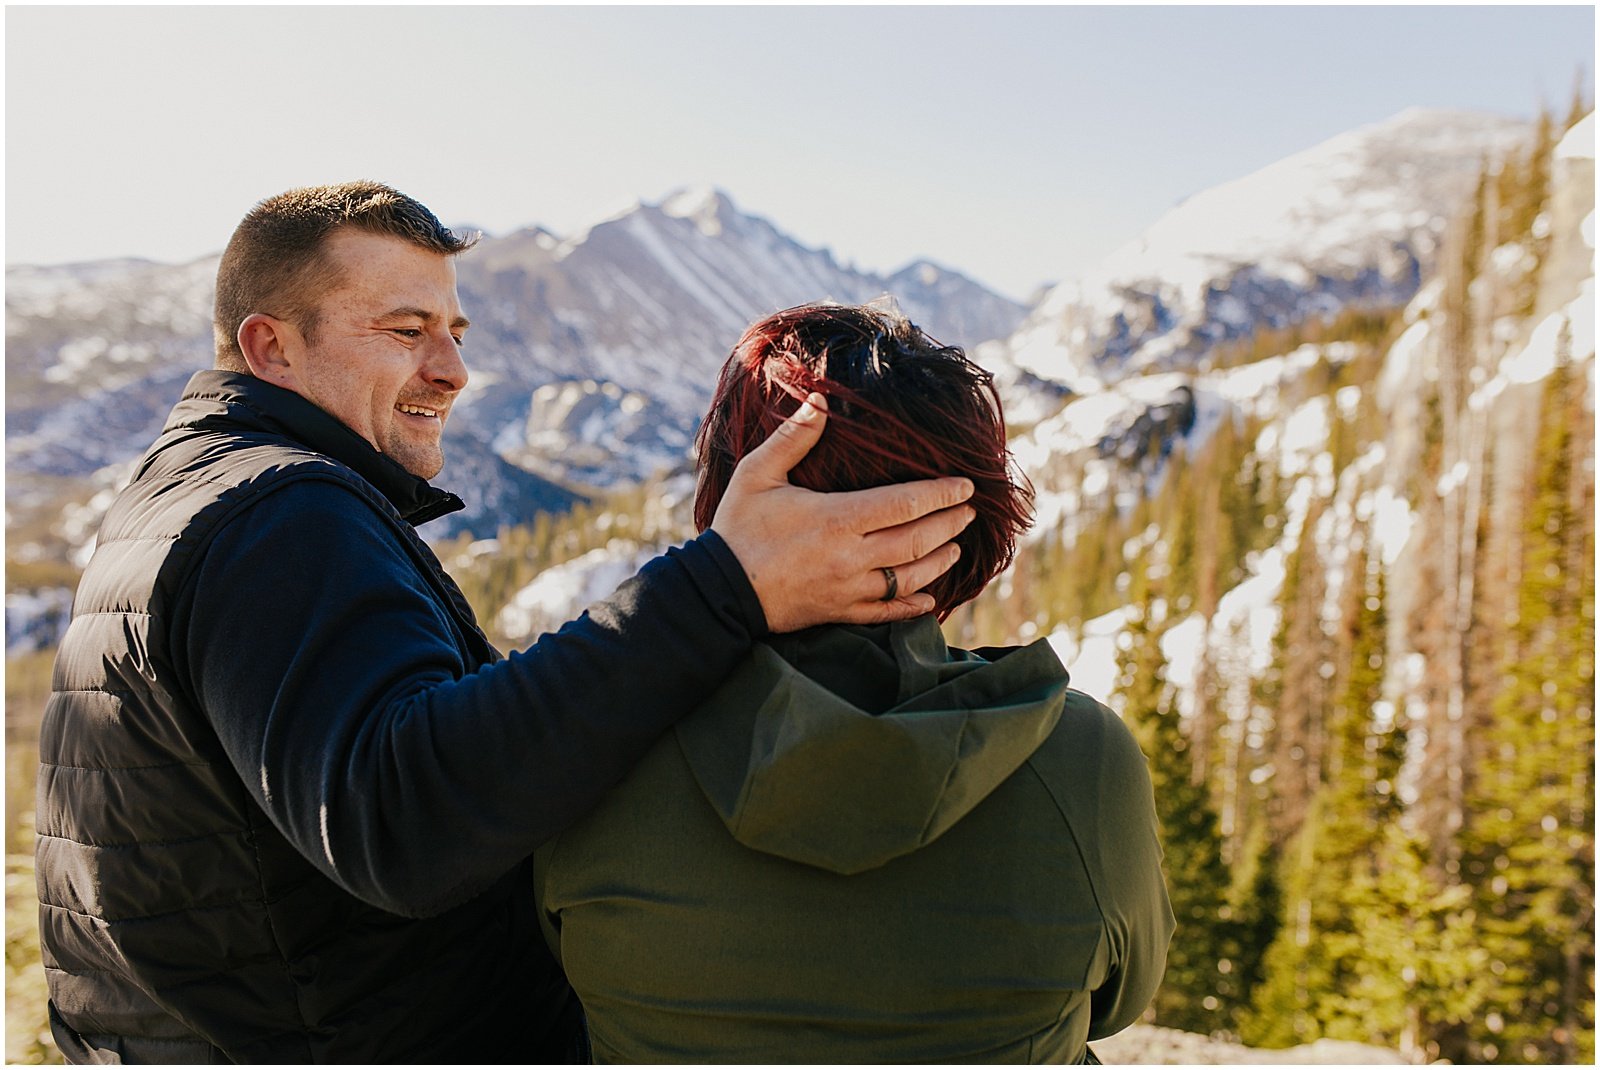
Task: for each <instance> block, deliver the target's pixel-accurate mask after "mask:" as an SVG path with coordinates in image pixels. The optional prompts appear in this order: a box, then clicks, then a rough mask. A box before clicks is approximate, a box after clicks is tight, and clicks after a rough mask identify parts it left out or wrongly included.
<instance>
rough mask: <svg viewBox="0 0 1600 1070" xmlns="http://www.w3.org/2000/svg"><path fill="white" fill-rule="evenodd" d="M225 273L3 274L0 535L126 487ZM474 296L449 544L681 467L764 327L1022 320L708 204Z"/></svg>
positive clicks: (202, 332) (453, 443)
mask: <svg viewBox="0 0 1600 1070" xmlns="http://www.w3.org/2000/svg"><path fill="white" fill-rule="evenodd" d="M215 273H216V258H215V257H207V258H204V259H201V260H197V261H195V262H193V263H190V264H183V265H176V266H173V265H163V264H154V263H149V262H146V261H136V260H123V261H108V262H101V263H93V264H79V265H68V266H63V267H18V268H12V269H8V271H7V273H6V348H7V361H6V419H7V440H6V467H7V475H8V477H9V478H8V481H7V508H8V521H7V523H8V529H10V530H11V531H12V532H13V537H14V538H17V539H18V541H19V543H22V544H26V543H30V542H38V543H39V544H40V550H39V552H56V553H59V552H60V550H61V548H62V547H61V541H62V540H61V539H60V538H59V535H60V530H59V529H60V521H59V518H60V515H61V510H62V509H63V507H64V506H65V505H66V504H68V503H70V502H72V501H74V500H76V501H82V500H84V499H86V498H87V497H88V490H87V481H90V480H93V479H94V478H95V477H96V473H104V474H103V475H102V476H101V477H100V478H101V480H102V481H106V480H109V481H111V482H115V481H116V479H117V478H119V477H120V475H121V473H122V467H121V466H123V465H125V464H126V463H127V462H128V461H129V460H131V459H133V458H134V457H136V456H137V455H138V454H139V452H140V451H142V449H143V448H144V446H145V445H147V444H148V442H149V441H150V439H151V438H152V437H153V435H154V433H155V432H156V430H158V428H159V426H160V422H161V420H162V418H163V417H164V416H165V414H166V412H167V410H168V409H169V408H170V406H171V404H172V402H173V400H175V398H176V396H177V394H178V392H179V390H180V389H181V387H182V384H183V383H184V382H185V381H186V379H187V378H188V376H189V375H190V374H191V373H192V372H193V371H194V370H196V369H198V368H201V367H206V366H208V365H209V363H210V351H211V340H210V339H211V328H210V306H211V294H212V286H213V281H214V277H215ZM460 288H461V292H462V300H463V304H464V305H465V306H466V307H467V309H468V310H469V313H470V315H471V316H472V319H473V322H474V326H473V331H472V335H471V337H470V340H469V343H470V344H469V348H468V359H469V362H470V366H471V368H472V372H473V376H472V383H471V384H470V385H469V387H468V391H467V393H466V395H465V396H464V397H463V398H462V400H461V402H460V403H458V405H457V409H456V417H455V419H453V420H452V421H451V424H450V427H449V430H448V431H447V435H446V437H447V443H448V449H447V453H448V456H449V458H450V461H449V464H450V467H449V468H448V469H447V471H446V474H445V476H444V477H443V480H442V482H443V483H445V484H446V485H450V486H455V487H460V488H461V489H463V490H464V491H465V492H466V493H465V494H464V495H463V496H464V497H465V498H466V499H467V500H468V502H469V507H468V509H467V511H466V512H465V513H463V514H459V515H457V516H455V517H452V518H449V519H447V520H445V521H442V522H441V523H440V524H439V525H437V528H438V531H437V532H435V533H436V534H440V533H449V532H451V531H455V530H460V529H462V528H467V527H470V528H472V529H473V530H479V531H485V532H492V531H493V530H494V528H495V527H496V526H497V525H499V524H501V523H505V522H508V521H513V520H521V519H526V518H527V517H528V516H530V515H531V514H532V512H533V511H535V510H537V509H557V510H559V509H561V508H563V507H564V506H565V505H566V503H568V502H570V501H571V500H572V497H573V494H574V493H581V492H582V490H583V489H584V488H586V487H589V486H607V485H612V484H615V483H617V482H619V481H628V480H634V479H639V478H642V477H644V476H647V475H649V474H650V473H651V472H653V471H655V470H657V469H659V468H663V467H667V468H671V467H675V466H678V465H681V464H682V463H683V459H684V455H685V450H686V449H687V446H688V443H689V440H690V438H691V436H692V435H693V432H694V427H695V424H696V421H697V420H698V419H699V416H700V414H701V412H702V411H703V408H704V405H705V403H706V400H707V399H708V398H709V396H710V388H711V385H712V383H713V381H714V377H715V372H716V370H717V368H718V367H720V365H721V363H722V361H723V359H724V358H725V357H726V355H727V351H728V349H729V347H730V346H731V345H732V344H733V342H734V341H735V340H736V339H737V338H738V336H739V333H740V332H741V331H742V330H743V328H744V327H745V326H746V325H747V324H748V323H749V322H750V321H751V320H753V319H755V318H757V317H759V316H761V315H763V314H765V313H767V312H772V311H776V310H778V309H780V308H785V307H788V306H790V305H794V304H799V303H801V302H804V301H810V300H818V299H824V298H831V299H834V300H839V301H848V302H859V301H867V300H871V299H873V298H876V297H878V296H880V295H882V294H885V293H888V294H892V295H893V296H894V297H895V298H896V299H897V300H898V301H899V302H900V304H901V306H902V307H903V308H904V309H905V310H906V311H907V313H908V314H910V315H911V316H912V317H913V318H914V319H916V320H917V321H918V322H919V323H921V324H923V325H924V326H925V327H926V328H927V329H928V330H930V331H932V332H933V333H934V334H936V335H937V336H939V337H941V338H942V339H944V340H946V341H949V342H953V343H961V344H967V345H973V344H976V343H978V342H982V341H984V340H986V339H991V338H997V337H1003V336H1005V335H1007V334H1009V333H1010V332H1011V331H1012V330H1013V329H1014V328H1015V327H1016V325H1017V324H1018V323H1019V322H1020V321H1021V318H1022V316H1023V313H1024V311H1025V310H1024V309H1023V308H1022V307H1021V306H1020V305H1017V304H1016V303H1015V302H1012V301H1010V300H1008V299H1006V298H1003V297H1000V296H998V295H996V294H994V293H992V292H990V291H988V290H986V289H984V288H983V287H982V286H980V285H978V284H977V283H975V282H972V281H971V280H969V279H966V278H965V277H963V276H961V275H960V274H958V273H956V272H953V271H950V270H948V269H945V268H941V267H938V266H936V265H934V264H931V263H927V262H917V263H913V264H910V265H907V266H906V267H905V268H903V269H902V270H900V271H899V272H896V273H895V274H893V275H890V276H880V275H875V274H872V273H869V272H862V271H858V270H855V269H854V268H851V267H848V266H843V265H840V264H839V263H838V262H837V261H836V260H835V259H834V257H833V255H832V254H831V253H830V252H829V251H828V250H826V249H812V248H808V247H806V246H804V245H801V244H800V243H798V242H796V241H794V240H793V239H791V238H789V237H788V236H786V235H784V234H783V233H782V232H781V231H780V230H778V228H777V227H775V226H774V225H773V224H772V223H770V222H768V221H767V220H764V219H760V218H758V217H755V216H751V215H747V214H745V213H743V212H741V211H739V210H738V208H737V207H735V206H734V204H733V203H732V201H731V200H729V199H728V197H727V196H726V195H725V194H723V193H721V192H719V191H716V190H692V191H685V192H682V193H679V194H676V195H674V196H672V197H669V198H668V199H667V200H665V201H664V202H662V203H660V204H639V205H635V206H634V207H633V208H631V209H629V210H628V211H626V212H623V213H621V214H620V215H618V216H616V217H614V218H612V219H608V220H605V221H603V222H601V223H598V224H596V225H595V226H593V227H591V228H589V229H588V230H586V231H584V232H583V233H580V234H577V235H573V236H571V237H568V238H566V239H561V238H558V237H557V236H555V235H553V234H551V233H549V232H548V231H545V230H542V229H539V228H531V229H528V230H524V231H519V232H517V233H514V234H511V235H507V236H504V237H489V238H485V239H484V240H483V241H482V242H481V243H480V244H479V245H478V246H477V247H476V248H475V249H474V250H472V251H471V252H469V253H467V254H465V255H464V256H463V257H462V258H461V260H460ZM88 429H93V431H92V433H90V432H89V430H88ZM51 528H55V529H56V535H57V536H58V538H56V539H54V540H51V539H50V538H49V537H48V533H49V529H51ZM25 552H27V551H25Z"/></svg>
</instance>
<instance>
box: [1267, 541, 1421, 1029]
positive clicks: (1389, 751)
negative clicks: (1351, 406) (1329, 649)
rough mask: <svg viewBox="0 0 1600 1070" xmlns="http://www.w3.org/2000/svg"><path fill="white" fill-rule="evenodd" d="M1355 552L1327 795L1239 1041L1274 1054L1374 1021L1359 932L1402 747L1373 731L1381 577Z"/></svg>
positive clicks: (1380, 652) (1317, 806) (1312, 820)
mask: <svg viewBox="0 0 1600 1070" xmlns="http://www.w3.org/2000/svg"><path fill="white" fill-rule="evenodd" d="M1367 563H1368V562H1367V558H1366V556H1365V554H1364V553H1362V552H1361V549H1360V547H1359V546H1358V547H1357V548H1356V550H1355V551H1354V552H1352V554H1351V555H1350V565H1349V575H1348V576H1347V578H1346V582H1347V583H1348V584H1350V594H1351V597H1350V598H1348V599H1347V603H1348V604H1349V606H1350V609H1349V611H1347V612H1346V613H1345V615H1344V622H1345V626H1346V628H1347V629H1348V630H1349V632H1350V633H1351V634H1350V638H1349V641H1348V644H1347V647H1348V651H1349V654H1348V664H1347V667H1346V668H1345V670H1344V672H1343V673H1342V679H1341V686H1340V688H1339V693H1338V696H1337V698H1336V701H1335V702H1334V705H1333V738H1332V746H1331V747H1330V753H1329V756H1328V758H1329V760H1328V770H1327V784H1326V786H1325V787H1324V788H1322V789H1321V790H1320V791H1319V792H1318V793H1317V796H1316V798H1315V801H1314V803H1313V806H1312V809H1311V814H1312V816H1310V817H1308V819H1307V820H1306V822H1305V823H1304V825H1303V826H1302V827H1301V829H1300V833H1299V836H1298V838H1297V840H1296V842H1295V849H1294V850H1293V851H1292V852H1291V854H1290V856H1289V859H1288V862H1287V865H1288V866H1289V872H1288V873H1287V874H1286V878H1285V882H1284V883H1285V886H1286V888H1287V889H1288V894H1287V896H1286V897H1285V909H1286V917H1285V919H1284V922H1283V925H1282V927H1281V928H1280V929H1279V931H1278V937H1277V941H1276V943H1275V944H1274V946H1273V947H1272V948H1270V949H1269V950H1268V952H1267V955H1266V967H1267V970H1268V980H1267V983H1266V984H1265V985H1263V986H1262V988H1261V990H1260V995H1259V997H1258V1000H1257V1004H1256V1007H1255V1013H1254V1014H1253V1015H1251V1016H1249V1017H1248V1019H1247V1035H1251V1036H1254V1037H1256V1038H1257V1039H1258V1040H1259V1041H1261V1042H1265V1043H1269V1044H1275V1045H1281V1044H1285V1043H1300V1042H1303V1041H1307V1040H1312V1039H1315V1038H1317V1037H1321V1036H1329V1037H1336V1038H1340V1039H1347V1040H1360V1041H1364V1042H1375V1041H1376V1042H1382V1041H1383V1040H1385V1039H1386V1038H1385V1037H1383V1036H1382V1035H1381V1034H1375V1033H1374V1032H1373V1029H1374V1025H1373V1015H1374V1013H1376V1009H1375V1008H1374V1007H1372V1006H1370V1005H1369V1004H1368V1002H1367V1001H1366V1000H1365V999H1364V998H1363V997H1362V995H1361V987H1362V984H1361V982H1362V978H1363V977H1364V976H1365V975H1366V973H1367V970H1366V964H1367V949H1366V937H1365V933H1364V929H1363V925H1364V922H1365V921H1366V920H1367V919H1369V918H1370V917H1372V916H1373V915H1374V914H1382V913H1383V910H1382V908H1381V906H1380V904H1379V902H1378V900H1377V894H1376V885H1377V882H1378V879H1379V876H1380V874H1379V873H1378V871H1377V870H1376V869H1375V868H1374V864H1375V859H1376V855H1377V847H1378V843H1379V841H1380V838H1381V837H1382V835H1383V830H1384V828H1385V827H1386V824H1387V823H1389V822H1391V821H1392V820H1393V818H1394V816H1395V814H1396V810H1397V805H1398V804H1397V796H1396V794H1395V792H1394V789H1393V785H1394V782H1395V779H1396V777H1397V776H1398V773H1399V761H1400V758H1399V755H1400V754H1401V753H1403V741H1402V743H1401V746H1399V747H1396V746H1395V745H1394V742H1393V740H1392V739H1391V738H1389V737H1393V736H1398V735H1400V734H1401V732H1400V729H1399V727H1398V726H1395V725H1383V724H1379V723H1378V722H1377V721H1376V719H1375V717H1374V714H1375V711H1377V709H1378V708H1379V700H1380V698H1381V695H1382V685H1383V676H1384V651H1385V649H1386V646H1387V638H1388V636H1387V624H1386V621H1385V615H1384V608H1383V582H1382V572H1381V570H1379V569H1377V568H1372V569H1369V568H1368V567H1367Z"/></svg>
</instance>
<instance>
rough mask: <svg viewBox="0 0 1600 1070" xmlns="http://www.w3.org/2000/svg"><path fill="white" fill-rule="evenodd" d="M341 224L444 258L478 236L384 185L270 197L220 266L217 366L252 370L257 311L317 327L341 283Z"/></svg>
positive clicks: (245, 223) (309, 329) (244, 224)
mask: <svg viewBox="0 0 1600 1070" xmlns="http://www.w3.org/2000/svg"><path fill="white" fill-rule="evenodd" d="M340 227H355V228H358V229H361V230H365V231H369V232H371V233H374V234H383V235H388V236H390V237H394V238H399V239H401V240H402V241H408V242H410V243H412V244H413V245H416V246H420V247H421V248H423V249H429V250H432V251H433V252H436V253H439V254H440V255H441V256H453V255H455V254H456V253H459V252H461V251H463V250H465V249H469V248H471V247H472V246H473V244H475V243H476V242H477V240H478V239H477V236H476V235H470V236H460V235H457V234H455V233H454V232H452V231H451V230H450V229H449V228H447V227H445V226H444V225H443V224H441V223H440V222H439V220H438V217H436V216H435V215H434V214H433V213H432V212H430V211H429V210H428V209H427V207H426V206H425V205H423V204H422V203H421V202H419V201H417V200H414V199H413V198H411V197H407V196H406V195H405V194H404V193H401V192H400V191H399V190H396V189H393V188H391V187H389V186H385V185H384V184H383V183H381V182H365V181H362V182H341V183H339V184H338V185H334V186H306V187H304V188H302V189H292V190H289V191H288V192H287V193H280V194H278V196H276V197H269V198H267V199H266V200H264V201H262V202H261V203H260V204H258V205H256V206H255V207H254V208H252V209H251V210H250V213H249V214H248V215H246V216H245V217H244V219H243V220H241V221H240V223H239V226H238V227H237V228H236V229H235V230H234V232H233V237H232V238H231V239H229V241H228V248H227V249H226V250H224V251H223V254H222V263H221V264H219V265H218V266H217V300H216V312H215V314H214V316H213V319H212V334H213V336H214V338H215V342H216V351H217V359H216V366H217V367H219V368H226V369H229V370H231V371H239V372H248V371H249V368H248V366H247V365H246V364H245V360H244V354H243V353H242V352H241V351H240V349H239V338H238V334H239V324H241V323H243V322H244V320H245V318H246V317H247V316H250V315H252V314H254V313H256V312H263V313H266V314H267V315H269V316H275V317H277V318H278V319H281V320H287V321H288V322H290V323H293V324H294V325H295V326H296V327H298V328H299V329H300V330H301V332H302V333H304V334H306V335H307V336H310V335H312V334H313V333H314V332H315V331H316V327H317V322H316V318H317V306H318V298H319V297H320V296H321V295H322V294H324V293H326V292H327V291H328V290H330V289H332V288H333V287H334V286H337V285H338V284H339V281H340V279H339V275H338V269H337V268H336V267H335V266H334V264H333V263H332V262H331V261H330V260H329V258H328V256H327V255H326V252H325V248H326V241H327V238H328V235H330V234H332V233H333V232H334V231H335V230H337V229H338V228H340Z"/></svg>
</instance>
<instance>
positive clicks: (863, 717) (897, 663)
mask: <svg viewBox="0 0 1600 1070" xmlns="http://www.w3.org/2000/svg"><path fill="white" fill-rule="evenodd" d="M1066 691H1067V673H1066V670H1065V669H1064V668H1062V666H1061V662H1060V661H1059V660H1058V659H1057V658H1056V656H1055V653H1054V652H1053V651H1052V650H1051V649H1050V646H1049V644H1048V643H1047V642H1045V641H1044V640H1042V639H1041V640H1039V641H1038V642H1035V643H1033V644H1032V645H1031V646H1026V647H1018V648H1010V649H1006V650H985V651H981V652H977V653H974V652H969V651H965V650H958V649H952V648H949V647H947V646H946V645H945V642H944V638H943V636H942V634H941V633H940V631H939V625H938V622H937V621H935V620H934V618H933V617H931V616H927V617H919V618H918V619H916V620H913V621H903V622H897V623H894V624H887V625H878V626H875V627H870V628H863V627H853V626H848V625H834V626H828V627H824V628H813V629H810V630H809V631H805V632H800V633H797V634H795V635H788V636H775V637H773V638H772V639H770V640H769V641H768V642H765V643H758V644H756V646H755V648H754V650H753V652H752V654H751V656H750V657H749V658H748V659H747V660H746V661H745V662H744V663H743V664H742V665H741V666H740V667H739V668H738V669H737V670H735V671H734V673H733V674H732V675H731V676H730V677H729V678H728V680H727V681H726V682H725V683H724V684H723V686H722V687H721V689H719V690H718V692H717V693H716V694H715V695H714V696H713V697H712V698H711V700H710V701H709V702H707V703H706V704H705V705H704V706H702V707H701V708H700V709H699V710H697V711H696V712H695V713H694V714H693V715H691V716H690V717H688V718H686V719H684V720H683V721H681V722H680V723H679V724H678V726H677V728H676V730H675V731H676V733H677V737H678V741H679V744H680V745H681V747H682V750H683V754H684V757H685V758H686V759H687V761H688V763H689V767H690V769H691V770H692V771H693V773H694V776H695V779H696V780H697V781H698V782H699V785H700V789H701V791H703V792H704V793H705V796H706V798H707V799H708V800H709V801H710V803H711V805H712V807H713V808H715V809H716V811H717V813H718V814H719V815H720V816H721V818H722V820H723V823H724V824H726V825H727V827H728V831H729V832H730V833H731V834H732V835H733V837H734V839H736V840H738V841H739V842H740V843H741V844H743V845H744V846H746V847H749V848H752V849H754V850H757V851H762V852H765V853H767V854H772V855H777V856H779V857H782V858H787V859H790V860H792V861H795V862H804V863H806V864H807V865H812V866H818V867H821V868H823V869H828V870H832V871H834V872H836V873H844V874H849V873H859V872H861V871H863V870H868V869H873V868H875V867H877V866H881V865H883V864H884V863H885V862H888V861H889V860H891V859H893V858H898V857H899V856H901V855H905V854H909V853H911V852H912V851H915V850H917V849H918V848H921V847H924V846H926V845H927V844H930V843H932V842H933V841H934V840H936V839H938V837H939V836H940V835H942V834H943V833H944V831H945V830H946V829H948V828H950V827H951V826H952V825H954V824H955V823H956V822H957V821H959V820H961V818H962V817H963V816H965V815H966V814H967V813H968V811H970V810H971V809H972V808H973V807H974V806H976V805H978V803H980V802H982V801H983V800H984V799H985V798H987V797H988V795H989V793H990V792H992V791H993V790H994V789H995V788H996V787H998V786H999V785H1000V784H1001V782H1003V781H1004V780H1005V779H1006V778H1007V777H1009V776H1010V775H1011V774H1012V773H1014V772H1016V770H1017V768H1018V767H1019V766H1021V765H1022V763H1023V762H1025V761H1026V760H1027V759H1028V757H1029V756H1030V755H1032V754H1033V752H1034V751H1035V750H1036V749H1038V747H1039V745H1040V744H1041V743H1043V742H1044V740H1045V739H1046V738H1047V737H1048V736H1049V735H1050V732H1051V731H1052V730H1053V729H1054V728H1055V726H1056V722H1057V721H1058V720H1059V719H1060V717H1061V709H1062V705H1063V702H1064V700H1065V696H1066Z"/></svg>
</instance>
